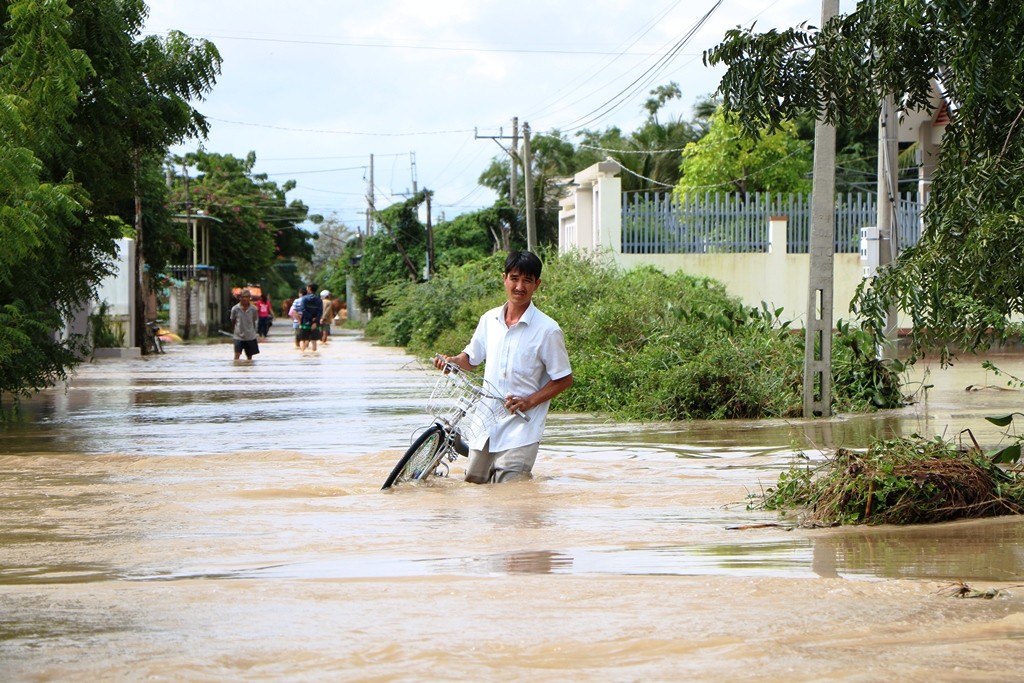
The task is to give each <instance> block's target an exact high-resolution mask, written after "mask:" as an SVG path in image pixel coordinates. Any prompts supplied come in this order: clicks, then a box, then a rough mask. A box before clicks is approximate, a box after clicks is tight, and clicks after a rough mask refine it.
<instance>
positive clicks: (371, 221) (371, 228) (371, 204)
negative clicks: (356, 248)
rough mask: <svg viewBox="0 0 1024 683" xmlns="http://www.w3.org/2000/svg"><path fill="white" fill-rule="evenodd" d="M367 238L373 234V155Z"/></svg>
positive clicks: (368, 197) (367, 214) (367, 212)
mask: <svg viewBox="0 0 1024 683" xmlns="http://www.w3.org/2000/svg"><path fill="white" fill-rule="evenodd" d="M366 206H367V208H366V236H367V237H369V236H370V235H372V234H373V216H374V213H375V209H374V208H373V155H372V154H371V155H370V185H369V187H367V188H366Z"/></svg>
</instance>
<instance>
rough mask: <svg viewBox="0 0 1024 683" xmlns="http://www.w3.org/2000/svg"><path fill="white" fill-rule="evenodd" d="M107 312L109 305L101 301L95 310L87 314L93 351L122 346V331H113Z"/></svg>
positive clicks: (113, 327)
mask: <svg viewBox="0 0 1024 683" xmlns="http://www.w3.org/2000/svg"><path fill="white" fill-rule="evenodd" d="M109 310H110V304H108V303H107V302H106V301H101V302H100V305H99V306H98V307H97V308H96V310H95V311H93V312H92V313H90V314H89V336H90V338H91V339H92V348H94V349H104V348H115V347H119V346H124V330H122V329H115V326H114V325H113V324H112V320H111V318H110V316H109V315H107V312H108V311H109Z"/></svg>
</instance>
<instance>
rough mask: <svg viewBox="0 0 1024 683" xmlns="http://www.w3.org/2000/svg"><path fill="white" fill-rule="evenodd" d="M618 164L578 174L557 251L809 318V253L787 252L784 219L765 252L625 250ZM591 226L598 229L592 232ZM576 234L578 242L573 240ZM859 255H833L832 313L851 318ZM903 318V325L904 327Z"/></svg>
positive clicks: (799, 322) (777, 221)
mask: <svg viewBox="0 0 1024 683" xmlns="http://www.w3.org/2000/svg"><path fill="white" fill-rule="evenodd" d="M620 170H621V169H620V168H619V166H618V164H616V163H614V162H601V163H599V164H595V165H594V166H591V167H590V168H588V169H586V170H584V171H581V172H580V173H577V174H576V176H575V177H574V178H573V181H574V182H573V184H572V186H571V188H572V192H570V196H569V197H566V198H565V199H563V200H562V202H561V209H560V211H559V225H561V226H563V228H564V227H565V226H575V230H574V231H570V230H567V229H563V230H562V231H561V232H560V241H559V245H558V250H559V252H567V251H572V250H577V251H581V252H585V253H602V254H610V255H611V257H612V258H613V259H614V261H615V263H616V264H617V265H619V266H621V267H622V268H626V269H629V268H635V267H637V266H641V265H651V266H654V267H656V268H658V269H659V270H661V271H663V272H666V273H672V272H676V271H683V272H685V273H687V274H688V275H693V276H697V277H709V278H714V279H715V280H718V281H720V282H722V283H723V284H724V285H725V286H726V288H727V289H728V291H729V293H730V294H732V295H733V296H735V297H737V298H739V299H740V300H741V301H742V302H743V304H744V305H746V306H751V307H756V308H760V307H761V302H762V301H763V302H765V303H767V304H769V305H770V306H771V307H772V308H780V307H781V308H783V309H784V312H783V314H782V318H783V320H790V321H793V322H794V324H795V325H796V326H798V327H799V326H803V321H805V320H806V319H807V306H808V291H807V289H808V286H809V280H810V255H809V254H787V253H786V220H785V217H777V218H773V219H772V220H771V222H770V223H769V231H770V242H771V249H770V250H769V253H767V254H714V253H711V254H623V253H622V184H621V180H620V179H619V178H618V177H617V175H618V173H619V172H620ZM591 226H593V228H594V230H591ZM573 233H575V235H576V241H575V243H573V242H572V241H570V240H571V236H572V234H573ZM864 265H865V264H864V263H863V262H862V261H861V257H860V254H835V256H834V266H833V267H834V278H835V280H834V289H833V302H834V306H833V314H834V317H835V319H837V320H838V319H845V320H850V319H852V315H851V314H850V313H849V309H850V301H851V300H852V299H853V295H854V292H855V291H856V289H857V287H858V286H859V285H860V283H861V281H862V280H863V277H864ZM906 324H907V323H906V321H904V320H901V321H900V327H906Z"/></svg>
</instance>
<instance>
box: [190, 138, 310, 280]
mask: <svg viewBox="0 0 1024 683" xmlns="http://www.w3.org/2000/svg"><path fill="white" fill-rule="evenodd" d="M178 161H180V162H183V163H185V164H186V165H188V166H194V167H195V168H196V170H197V171H198V175H197V176H196V177H195V178H191V179H189V181H188V200H187V201H188V204H189V205H190V207H189V208H190V210H191V211H193V212H196V211H203V212H205V213H206V214H207V215H209V216H213V217H214V218H217V219H218V220H219V221H220V222H219V223H217V224H216V226H215V227H214V228H213V229H212V230H211V234H210V265H213V266H217V267H218V268H219V269H220V270H221V271H222V272H223V273H225V274H228V275H230V276H231V277H232V278H233V280H234V281H235V284H239V285H241V284H246V283H250V282H262V281H263V280H275V279H276V277H277V276H276V275H275V272H274V265H275V263H276V262H277V261H279V260H291V259H296V258H301V259H306V260H309V259H310V258H311V257H312V256H313V245H312V242H311V240H312V238H313V235H312V233H310V232H308V231H306V230H304V229H302V228H300V227H299V224H300V223H302V222H304V221H305V220H306V219H307V218H309V209H308V208H307V207H306V206H305V204H303V203H302V202H301V201H298V200H292V201H291V202H289V201H288V200H287V197H286V195H287V193H288V192H289V191H291V190H293V189H294V188H295V182H294V181H287V182H285V183H284V184H283V185H281V186H278V184H277V183H276V182H274V181H271V180H268V179H267V176H266V174H260V173H253V170H252V169H253V166H255V164H256V154H255V152H249V154H248V155H247V156H246V158H245V159H239V158H237V157H235V156H233V155H230V154H226V155H222V154H214V153H211V152H205V151H201V150H200V151H197V152H194V153H190V154H187V155H185V157H184V158H183V159H180V160H178ZM185 192H186V188H185V178H184V177H183V176H176V177H175V180H174V188H173V191H172V193H171V201H172V202H173V205H174V206H175V207H177V208H178V212H179V215H180V214H181V213H184V212H185V211H186V210H187V209H186V198H185Z"/></svg>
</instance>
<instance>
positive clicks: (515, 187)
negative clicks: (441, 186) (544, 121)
mask: <svg viewBox="0 0 1024 683" xmlns="http://www.w3.org/2000/svg"><path fill="white" fill-rule="evenodd" d="M529 130H530V124H528V123H524V124H523V135H524V136H527V135H529ZM473 135H474V137H476V139H478V140H479V139H480V138H490V139H491V140H494V142H495V143H496V144H497V145H498V146H499V147H501V149H502V151H504V152H505V153H506V154H508V156H509V158H510V159H511V163H510V164H509V166H510V167H511V174H510V176H509V203H510V204H511V205H512V209H513V210H514V209H515V208H516V205H517V204H518V202H517V198H518V196H519V180H518V176H519V173H518V167H517V165H518V164H522V163H523V159H522V156H521V155H520V153H519V117H517V116H513V117H512V135H511V136H507V135H505V134H504V130H502V129H500V128H499V129H498V134H497V135H480V134H479V133H477V132H476V131H475V130H474V131H473ZM501 140H512V145H511V146H509V147H506V146H505V145H503V144H502V143H501ZM524 145H525V146H526V147H527V148H528V147H529V141H528V140H526V139H525V137H524ZM523 168H524V170H525V169H526V168H527V167H526V165H525V164H524V165H523ZM526 176H527V179H526V182H527V185H526V187H527V188H532V180H533V179H532V178H530V177H529V173H527V174H526ZM526 194H527V195H529V190H527V191H526ZM526 201H527V206H528V207H529V206H531V205H532V200H531V198H530V197H529V196H527V199H526ZM529 213H530V212H529V210H528V211H527V214H528V215H527V243H529V232H530V230H529V224H530V218H529ZM513 215H515V212H513ZM511 227H514V226H511ZM502 241H503V242H504V246H505V248H508V241H509V240H508V233H505V234H504V235H503V238H502Z"/></svg>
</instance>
